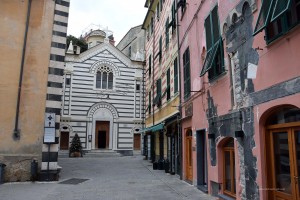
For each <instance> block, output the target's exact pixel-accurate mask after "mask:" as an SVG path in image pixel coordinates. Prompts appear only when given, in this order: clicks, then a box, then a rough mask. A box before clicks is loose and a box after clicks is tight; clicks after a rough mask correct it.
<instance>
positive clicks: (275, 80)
mask: <svg viewBox="0 0 300 200" xmlns="http://www.w3.org/2000/svg"><path fill="white" fill-rule="evenodd" d="M177 10H178V19H179V20H178V26H179V30H178V31H179V43H178V48H179V52H180V56H179V62H180V66H181V67H180V74H181V76H180V80H181V108H182V109H181V113H182V118H181V127H182V130H181V131H182V153H183V156H182V157H183V160H182V162H183V166H182V170H183V174H182V175H183V176H182V177H183V179H185V180H186V181H187V182H190V183H191V184H193V185H194V186H197V187H198V188H199V189H201V190H204V191H207V192H208V193H210V194H212V195H214V196H219V197H220V198H221V199H247V200H248V199H253V200H256V199H270V200H274V199H283V200H286V199H295V200H299V199H300V186H299V185H300V180H299V174H300V109H299V108H300V87H299V85H300V60H299V57H300V49H299V48H300V47H299V44H300V34H299V33H300V29H299V26H298V24H299V22H300V1H299V0H288V1H284V3H283V1H280V0H272V1H271V0H264V2H263V3H262V2H261V0H258V1H256V0H240V1H238V0H230V1H220V0H219V1H217V0H212V1H197V0H181V1H179V2H178V4H177Z"/></svg>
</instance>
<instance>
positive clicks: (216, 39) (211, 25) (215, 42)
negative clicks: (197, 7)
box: [200, 6, 225, 80]
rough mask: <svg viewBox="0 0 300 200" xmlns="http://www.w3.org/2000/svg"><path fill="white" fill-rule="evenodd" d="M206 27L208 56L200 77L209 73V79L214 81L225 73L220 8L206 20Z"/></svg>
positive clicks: (212, 12) (215, 8) (216, 8)
mask: <svg viewBox="0 0 300 200" xmlns="http://www.w3.org/2000/svg"><path fill="white" fill-rule="evenodd" d="M204 25H205V32H206V49H207V54H206V57H205V60H204V64H203V68H202V70H201V73H200V76H203V75H204V74H205V73H206V72H208V78H209V79H210V80H212V79H214V78H216V77H218V76H219V75H220V74H222V73H223V72H224V71H225V68H224V52H223V41H222V37H221V35H220V29H219V16H218V6H215V7H214V9H213V10H212V11H211V13H210V14H209V16H208V17H207V18H206V19H205V23H204Z"/></svg>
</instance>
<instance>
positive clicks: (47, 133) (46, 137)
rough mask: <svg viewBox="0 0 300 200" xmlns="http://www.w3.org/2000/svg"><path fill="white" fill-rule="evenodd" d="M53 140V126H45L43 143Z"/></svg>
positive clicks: (52, 141)
mask: <svg viewBox="0 0 300 200" xmlns="http://www.w3.org/2000/svg"><path fill="white" fill-rule="evenodd" d="M54 142H55V128H45V134H44V143H54Z"/></svg>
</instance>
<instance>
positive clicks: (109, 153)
mask: <svg viewBox="0 0 300 200" xmlns="http://www.w3.org/2000/svg"><path fill="white" fill-rule="evenodd" d="M121 156H122V155H121V154H120V153H118V152H116V151H113V150H110V149H94V150H89V151H84V153H83V157H87V158H102V157H121ZM58 157H60V158H68V157H69V151H66V150H61V151H59V152H58Z"/></svg>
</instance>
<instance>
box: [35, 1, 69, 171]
mask: <svg viewBox="0 0 300 200" xmlns="http://www.w3.org/2000/svg"><path fill="white" fill-rule="evenodd" d="M69 6H70V0H56V1H55V10H54V21H53V30H52V41H51V51H50V56H49V57H50V62H49V70H48V85H47V96H46V110H45V112H46V113H55V114H56V117H55V122H56V123H55V129H56V130H55V134H56V137H59V127H60V115H61V113H60V111H61V103H62V88H63V84H62V83H63V74H64V59H65V49H66V37H67V26H68V17H69ZM42 151H43V154H42V166H41V170H47V167H48V161H49V162H50V164H49V168H50V170H54V171H56V170H57V157H58V144H51V147H50V155H49V153H48V145H46V144H44V145H43V150H42Z"/></svg>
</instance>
